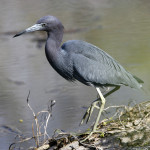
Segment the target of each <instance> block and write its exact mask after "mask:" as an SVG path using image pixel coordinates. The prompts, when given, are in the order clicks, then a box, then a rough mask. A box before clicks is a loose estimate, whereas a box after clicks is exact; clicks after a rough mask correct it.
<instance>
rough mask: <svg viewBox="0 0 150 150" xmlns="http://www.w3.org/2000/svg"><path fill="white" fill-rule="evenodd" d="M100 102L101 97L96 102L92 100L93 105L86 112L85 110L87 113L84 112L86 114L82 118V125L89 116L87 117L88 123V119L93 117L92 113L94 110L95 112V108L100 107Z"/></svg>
mask: <svg viewBox="0 0 150 150" xmlns="http://www.w3.org/2000/svg"><path fill="white" fill-rule="evenodd" d="M99 103H100V101H99V99H97V100H95V101H94V102H92V104H91V106H90V107H89V108H88V109H87V110H86V112H85V114H84V116H83V118H82V120H81V122H80V125H81V124H83V122H84V120H85V119H86V118H87V119H86V123H88V121H89V120H90V118H91V115H92V112H93V110H94V108H97V109H100V107H99V106H100V104H99ZM97 104H99V106H98V105H97Z"/></svg>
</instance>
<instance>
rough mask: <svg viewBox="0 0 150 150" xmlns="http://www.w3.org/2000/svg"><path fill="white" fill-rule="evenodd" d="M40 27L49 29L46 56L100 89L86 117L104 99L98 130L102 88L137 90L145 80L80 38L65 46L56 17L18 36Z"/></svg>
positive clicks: (62, 71)
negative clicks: (124, 86) (122, 87)
mask: <svg viewBox="0 0 150 150" xmlns="http://www.w3.org/2000/svg"><path fill="white" fill-rule="evenodd" d="M37 30H41V31H46V32H47V34H48V38H47V41H46V46H45V53H46V57H47V60H48V61H49V63H50V64H51V66H52V67H53V68H54V69H55V70H56V71H57V72H58V73H59V74H60V75H61V76H62V77H64V78H65V79H67V80H69V81H75V80H78V81H80V82H82V83H83V84H86V85H90V86H94V87H95V88H96V90H97V92H98V94H99V96H100V99H98V100H97V101H96V102H94V103H93V104H92V105H91V106H90V111H89V109H88V111H87V112H86V114H85V116H84V118H83V119H85V117H87V115H88V118H90V116H91V114H92V111H93V107H95V108H98V106H97V105H96V104H97V103H100V102H101V106H100V107H99V113H98V116H97V119H96V122H95V125H94V127H93V130H92V132H91V134H92V133H93V132H95V131H96V128H97V125H98V122H99V119H100V115H101V112H102V111H103V109H104V104H105V98H104V96H103V95H102V93H101V91H100V89H99V87H109V86H114V87H120V86H121V85H126V86H130V87H131V88H136V89H140V88H141V87H142V85H141V83H143V81H142V80H141V79H139V78H138V77H136V76H134V75H132V74H130V73H129V72H127V71H126V70H125V69H124V68H123V67H122V66H121V65H120V64H119V63H118V62H117V61H116V60H115V59H113V58H112V57H111V56H110V55H108V54H107V53H106V52H104V51H103V50H101V49H100V48H98V47H96V46H94V45H92V44H90V43H87V42H84V41H80V40H70V41H67V42H65V43H64V44H63V45H62V46H61V42H62V38H63V30H64V27H63V25H62V23H61V22H60V21H59V20H58V19H57V18H56V17H54V16H45V17H42V18H41V19H40V20H38V21H37V23H36V24H35V25H33V26H32V27H30V28H27V29H26V30H24V31H23V32H20V33H18V34H16V35H15V36H14V37H16V36H20V35H22V34H24V33H26V32H33V31H37ZM91 134H90V135H91ZM90 135H89V136H90ZM89 136H88V137H89Z"/></svg>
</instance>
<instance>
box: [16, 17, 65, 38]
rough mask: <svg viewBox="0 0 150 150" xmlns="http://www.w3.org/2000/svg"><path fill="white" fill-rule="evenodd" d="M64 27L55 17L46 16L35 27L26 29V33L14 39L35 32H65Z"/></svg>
mask: <svg viewBox="0 0 150 150" xmlns="http://www.w3.org/2000/svg"><path fill="white" fill-rule="evenodd" d="M63 28H64V27H63V25H62V23H61V22H60V21H59V19H57V18H56V17H54V16H44V17H42V18H41V19H39V20H38V21H37V22H36V24H34V25H33V26H31V27H29V28H27V29H25V30H24V31H22V32H20V33H18V34H16V35H15V36H14V37H17V36H20V35H22V34H24V33H29V32H34V31H46V32H52V31H55V30H63Z"/></svg>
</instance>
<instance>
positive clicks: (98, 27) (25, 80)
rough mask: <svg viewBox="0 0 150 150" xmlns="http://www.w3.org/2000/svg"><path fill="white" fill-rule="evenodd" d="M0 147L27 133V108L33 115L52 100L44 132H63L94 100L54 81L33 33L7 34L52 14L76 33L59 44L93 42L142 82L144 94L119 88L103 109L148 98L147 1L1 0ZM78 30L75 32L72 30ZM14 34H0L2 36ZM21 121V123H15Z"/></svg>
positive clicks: (88, 92) (81, 88) (88, 91)
mask: <svg viewBox="0 0 150 150" xmlns="http://www.w3.org/2000/svg"><path fill="white" fill-rule="evenodd" d="M0 4H1V5H0V20H1V23H0V33H1V34H0V85H1V86H0V133H1V134H0V141H1V143H0V149H3V150H4V149H8V147H9V145H10V144H11V143H13V142H14V137H15V136H16V133H14V132H12V131H11V130H9V129H5V128H4V126H3V125H7V126H10V127H12V128H13V129H16V131H18V130H20V131H22V132H23V133H24V134H26V133H29V132H31V131H32V127H31V124H32V119H33V116H32V112H31V111H30V110H29V108H28V107H27V103H26V98H27V95H28V92H29V90H30V91H31V95H30V104H31V106H32V107H33V109H34V110H35V111H36V112H38V111H40V110H42V109H44V108H46V107H47V103H48V101H49V100H50V99H55V100H56V105H55V106H54V109H53V116H52V118H51V119H50V122H49V129H48V133H49V134H50V135H52V134H53V131H54V130H55V129H56V128H59V129H63V130H65V131H68V132H73V131H78V130H83V129H86V128H87V127H88V126H90V124H91V122H92V121H93V120H92V121H91V122H90V123H89V124H88V125H87V126H82V127H80V128H79V126H78V125H79V122H80V120H81V117H82V115H83V114H84V112H85V109H83V107H84V106H86V107H87V106H89V105H90V103H91V102H92V100H94V99H95V98H96V96H97V93H96V91H95V89H93V88H91V87H87V86H85V85H82V84H81V83H76V84H74V83H69V82H67V81H65V80H64V79H63V78H62V77H60V76H59V75H58V74H57V73H56V72H55V71H54V70H53V69H52V68H51V67H50V65H49V63H48V62H47V60H46V57H45V52H44V45H43V44H42V45H41V48H38V47H37V42H35V38H36V37H37V36H38V37H41V36H42V37H43V36H44V35H39V33H35V34H28V35H24V36H21V37H19V38H15V39H14V38H12V36H13V35H14V34H15V33H16V32H18V31H21V30H23V29H25V28H27V27H29V26H31V25H33V24H34V23H35V22H36V20H38V19H39V18H40V17H42V16H45V15H48V14H50V15H54V16H56V17H58V18H59V19H60V20H61V21H62V22H63V24H64V26H65V29H66V30H76V29H79V30H80V32H71V33H68V34H65V35H64V38H63V41H66V40H70V39H80V40H85V41H87V42H90V43H92V44H95V45H96V46H98V47H100V48H102V49H104V50H105V51H106V52H107V53H109V54H110V55H111V56H113V57H114V58H115V59H117V60H118V61H119V62H120V63H121V64H122V65H123V66H124V67H125V68H126V69H127V70H129V71H130V72H132V73H133V74H135V75H137V76H138V77H140V78H141V79H143V80H144V81H145V84H144V90H145V91H146V92H143V91H137V90H134V89H131V88H129V87H122V88H121V89H120V90H119V91H117V92H116V93H114V94H113V95H111V96H109V97H108V98H107V104H106V106H109V105H116V104H117V105H121V104H128V103H129V102H130V101H134V102H135V103H136V102H137V103H138V102H141V101H145V100H148V97H149V91H150V78H149V74H150V69H149V68H150V59H149V58H150V42H149V39H150V38H149V37H150V19H149V16H150V11H149V10H150V2H149V1H147V0H132V1H131V0H126V1H124V0H120V1H118V0H92V1H90V0H76V1H74V0H64V1H63V3H62V1H60V0H51V1H49V0H45V1H42V0H30V1H19V0H13V1H8V0H2V1H1V2H0ZM77 31H78V30H77ZM6 32H7V33H8V32H10V33H14V34H4V33H6ZM20 119H22V120H23V123H20V122H19V120H20Z"/></svg>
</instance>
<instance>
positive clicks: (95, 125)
mask: <svg viewBox="0 0 150 150" xmlns="http://www.w3.org/2000/svg"><path fill="white" fill-rule="evenodd" d="M119 88H120V86H116V87H115V88H114V89H113V90H111V91H110V92H108V93H106V94H105V95H104V96H103V94H102V93H101V91H100V89H99V88H98V87H96V90H97V92H98V94H99V97H100V98H99V99H97V100H96V101H94V102H93V103H94V105H95V106H93V103H92V105H91V106H90V107H89V108H88V110H87V111H86V113H85V115H84V117H83V119H82V121H81V123H82V122H83V121H84V119H85V118H86V116H87V115H88V119H87V121H88V120H89V119H90V116H91V114H92V112H93V109H94V108H97V109H99V113H98V116H97V119H96V122H95V124H94V126H93V129H92V131H91V132H90V134H89V135H88V136H87V137H86V138H85V139H84V140H82V141H81V142H84V141H86V140H87V139H88V138H90V137H91V135H92V134H93V133H95V132H98V131H96V129H97V126H98V124H99V120H100V117H101V113H102V112H103V110H104V105H105V101H106V100H105V98H104V97H107V96H108V95H110V94H112V93H113V92H115V91H117V90H118V89H119ZM98 100H99V101H98ZM100 102H101V106H100V107H98V106H97V105H96V104H97V103H100ZM88 113H89V114H88Z"/></svg>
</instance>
